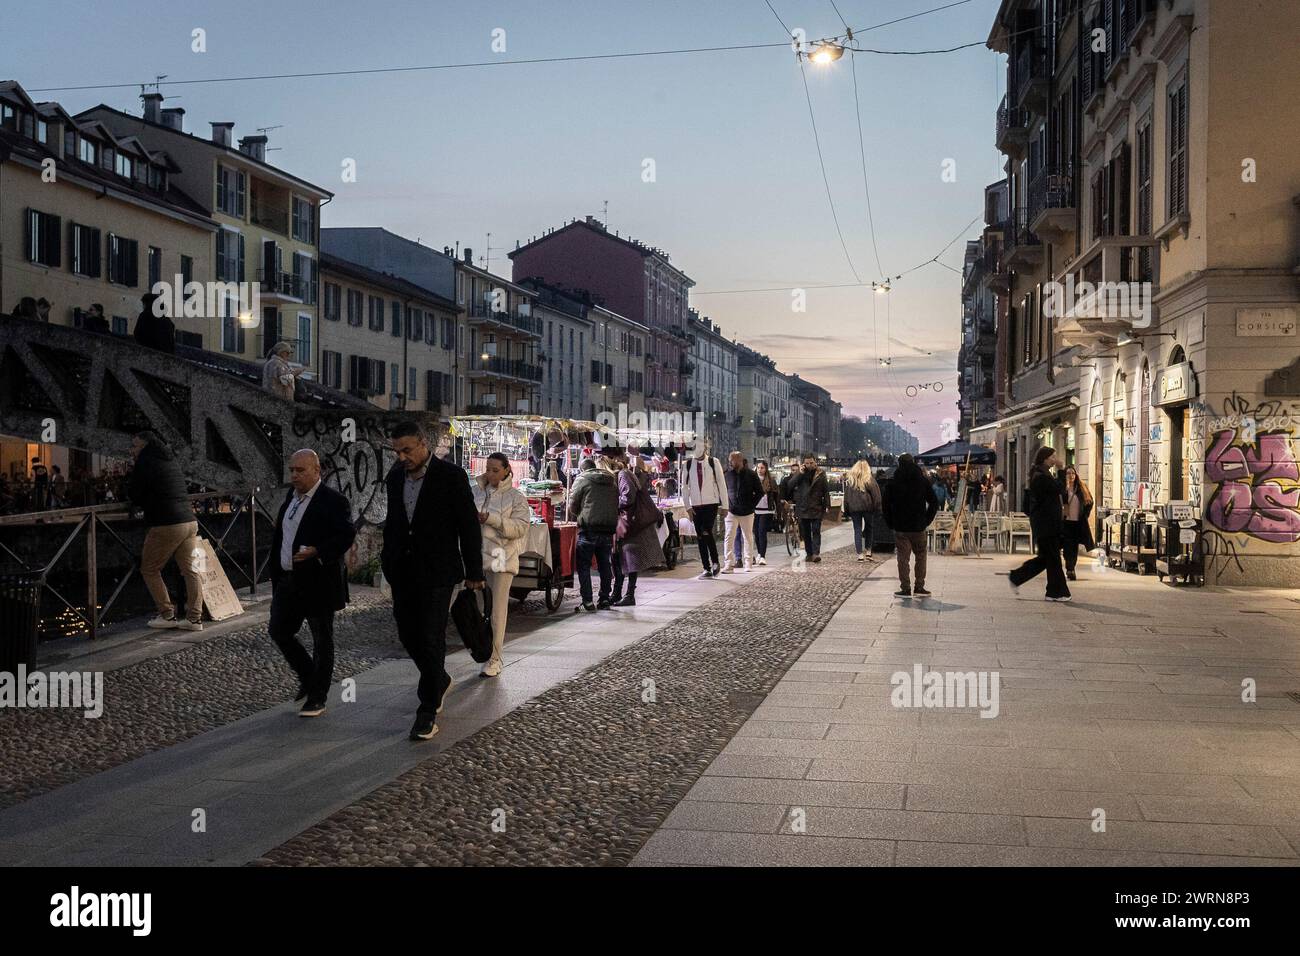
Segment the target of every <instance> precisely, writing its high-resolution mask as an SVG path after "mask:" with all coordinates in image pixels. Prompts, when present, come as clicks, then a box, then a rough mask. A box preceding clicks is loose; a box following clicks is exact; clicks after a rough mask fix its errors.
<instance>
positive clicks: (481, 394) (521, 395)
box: [455, 247, 543, 415]
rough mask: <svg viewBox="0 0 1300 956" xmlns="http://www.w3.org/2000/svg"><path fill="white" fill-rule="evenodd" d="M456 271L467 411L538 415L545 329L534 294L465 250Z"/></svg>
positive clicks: (475, 413) (456, 263)
mask: <svg viewBox="0 0 1300 956" xmlns="http://www.w3.org/2000/svg"><path fill="white" fill-rule="evenodd" d="M455 267H456V302H457V304H458V305H459V306H460V307H461V309H462V310H463V315H464V321H465V327H466V339H467V341H466V349H467V352H468V359H467V361H466V365H465V368H466V372H465V377H466V384H467V390H466V392H465V410H466V412H467V413H468V414H471V415H499V414H515V413H518V414H525V415H535V414H538V411H539V403H540V400H541V393H542V366H541V364H540V360H539V359H538V354H539V352H540V351H541V343H542V331H543V328H542V323H541V322H540V321H539V320H538V319H537V318H536V317H534V316H533V314H532V312H533V302H534V300H535V299H536V297H537V296H536V294H535V293H534V292H532V291H530V290H529V289H527V288H526V287H524V286H522V285H518V284H516V283H514V282H511V281H509V280H508V279H503V278H501V277H500V276H498V275H494V274H493V273H491V272H488V271H487V270H486V269H481V268H479V267H478V266H476V265H474V251H473V250H472V249H470V248H469V247H466V248H465V249H464V251H463V254H462V256H461V258H459V259H456V260H455Z"/></svg>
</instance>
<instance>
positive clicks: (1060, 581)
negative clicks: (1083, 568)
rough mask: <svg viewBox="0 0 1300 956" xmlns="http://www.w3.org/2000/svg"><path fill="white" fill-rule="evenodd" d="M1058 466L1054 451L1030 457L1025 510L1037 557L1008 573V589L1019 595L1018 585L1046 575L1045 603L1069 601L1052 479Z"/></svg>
mask: <svg viewBox="0 0 1300 956" xmlns="http://www.w3.org/2000/svg"><path fill="white" fill-rule="evenodd" d="M1057 463H1058V459H1057V457H1056V449H1055V448H1047V447H1043V448H1040V449H1038V452H1037V453H1036V454H1035V455H1034V466H1033V467H1032V468H1030V469H1029V495H1028V499H1027V501H1026V504H1025V511H1027V512H1028V513H1029V525H1030V528H1032V529H1033V532H1034V548H1035V550H1036V551H1037V554H1036V555H1035V556H1034V557H1032V558H1030V559H1029V560H1028V561H1026V562H1025V563H1024V564H1022V565H1020V567H1018V568H1015V569H1013V570H1012V572H1011V576H1010V581H1011V590H1012V591H1014V592H1016V593H1019V591H1020V585H1022V584H1024V583H1025V582H1026V581H1028V580H1029V579H1030V578H1033V577H1036V576H1037V575H1038V574H1040V573H1042V572H1043V571H1046V572H1047V600H1049V601H1068V600H1070V586H1069V585H1068V584H1066V583H1065V572H1064V571H1063V570H1061V534H1062V515H1061V486H1060V485H1058V484H1057V483H1056V479H1055V478H1053V477H1052V470H1051V469H1052V466H1053V465H1055V464H1057Z"/></svg>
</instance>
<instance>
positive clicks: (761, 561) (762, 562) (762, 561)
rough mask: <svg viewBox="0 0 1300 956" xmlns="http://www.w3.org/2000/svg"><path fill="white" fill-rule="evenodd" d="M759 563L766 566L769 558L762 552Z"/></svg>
mask: <svg viewBox="0 0 1300 956" xmlns="http://www.w3.org/2000/svg"><path fill="white" fill-rule="evenodd" d="M758 563H759V564H760V565H762V566H763V567H766V566H767V558H765V557H763V556H762V555H761V554H760V555H759V556H758Z"/></svg>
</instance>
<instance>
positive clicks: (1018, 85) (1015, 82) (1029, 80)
mask: <svg viewBox="0 0 1300 956" xmlns="http://www.w3.org/2000/svg"><path fill="white" fill-rule="evenodd" d="M1047 80H1048V66H1047V53H1046V51H1045V50H1044V49H1043V48H1042V47H1041V46H1040V45H1039V44H1038V43H1037V42H1036V41H1033V42H1029V43H1026V44H1024V45H1023V46H1022V47H1021V48H1020V50H1019V51H1018V52H1017V53H1016V58H1015V60H1014V62H1013V66H1012V74H1011V83H1010V84H1008V88H1009V89H1011V90H1014V91H1015V97H1014V102H1015V104H1016V105H1017V106H1020V105H1023V104H1025V103H1026V102H1032V101H1034V100H1035V97H1031V96H1030V94H1031V93H1036V92H1041V90H1042V88H1043V87H1045V86H1046V85H1047Z"/></svg>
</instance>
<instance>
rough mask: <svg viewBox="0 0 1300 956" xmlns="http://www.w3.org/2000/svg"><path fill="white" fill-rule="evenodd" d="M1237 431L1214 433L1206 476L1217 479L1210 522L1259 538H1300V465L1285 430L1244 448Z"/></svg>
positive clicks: (1288, 540) (1262, 436)
mask: <svg viewBox="0 0 1300 956" xmlns="http://www.w3.org/2000/svg"><path fill="white" fill-rule="evenodd" d="M1236 437H1237V435H1236V431H1235V430H1234V429H1231V428H1228V429H1224V430H1223V431H1220V432H1216V433H1215V435H1214V441H1213V443H1212V444H1211V446H1210V451H1209V454H1208V455H1206V458H1205V476H1206V477H1207V478H1209V479H1210V480H1211V481H1217V482H1219V486H1218V487H1217V488H1216V489H1215V490H1214V496H1213V497H1212V498H1211V499H1210V509H1209V513H1208V515H1207V517H1208V519H1209V522H1210V524H1212V525H1214V527H1216V528H1218V529H1220V530H1221V531H1226V532H1229V533H1233V534H1236V533H1245V534H1248V535H1251V536H1252V537H1256V538H1259V539H1260V540H1261V541H1270V542H1274V543H1277V544H1288V543H1292V542H1296V541H1300V487H1298V486H1297V485H1296V482H1297V481H1300V467H1297V464H1296V458H1295V453H1294V452H1293V451H1292V449H1291V436H1290V435H1289V434H1287V433H1286V432H1282V431H1277V432H1266V433H1264V434H1260V435H1257V436H1256V443H1255V444H1254V445H1252V446H1247V447H1246V448H1244V449H1243V448H1242V447H1241V446H1240V445H1237V444H1236V443H1235V440H1236Z"/></svg>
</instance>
